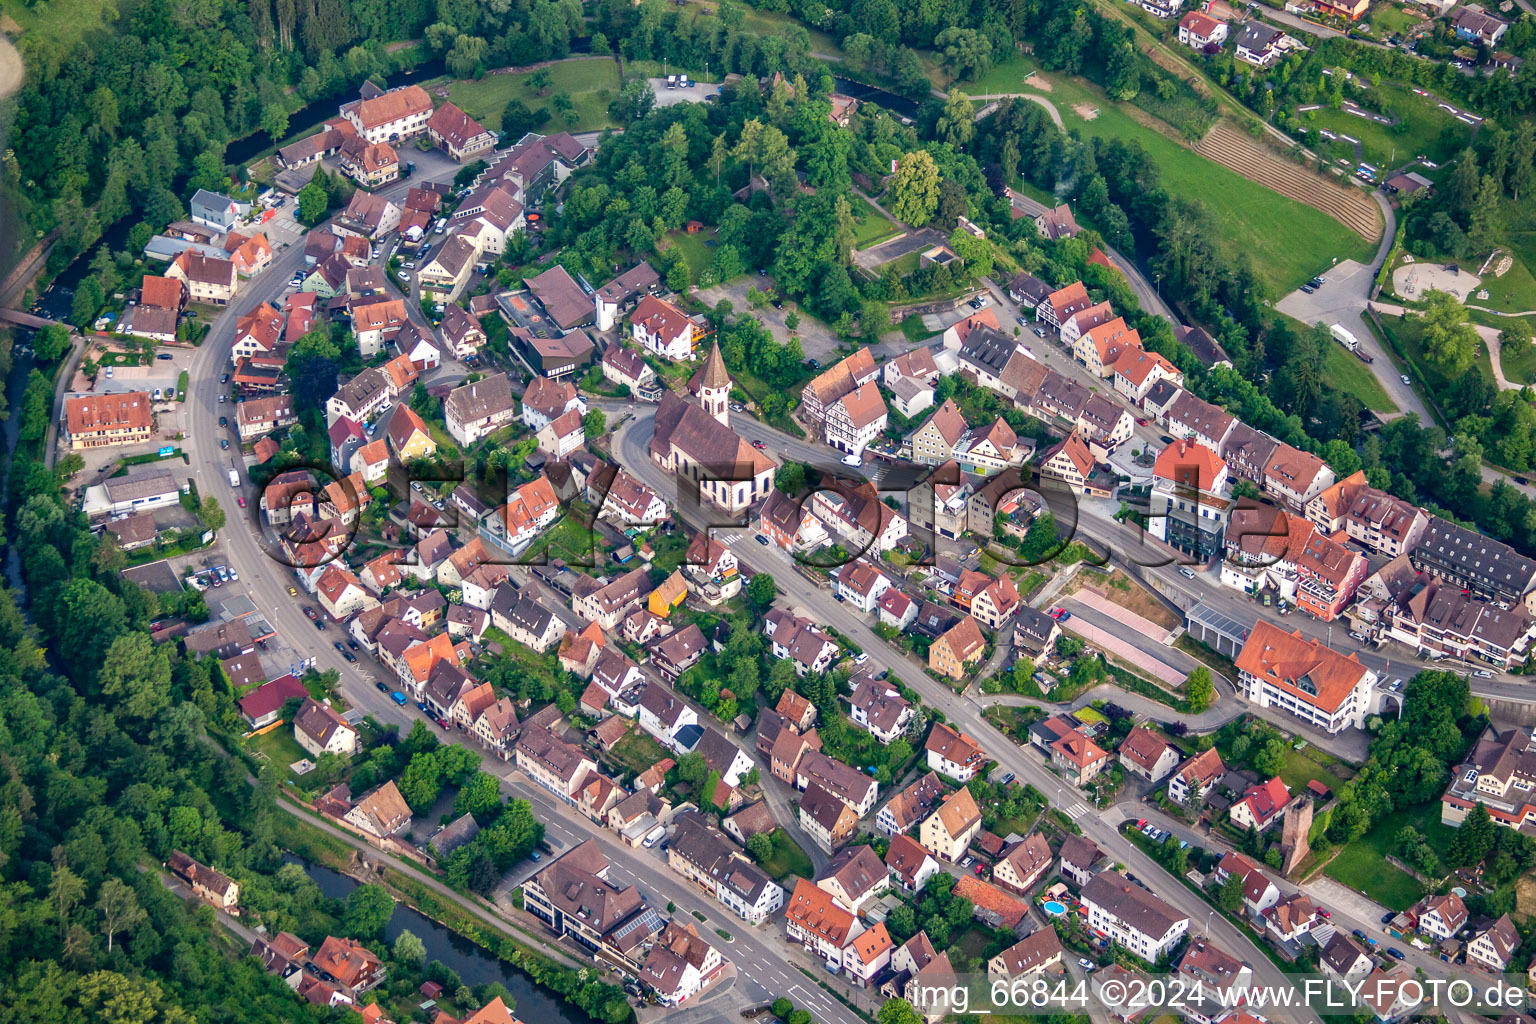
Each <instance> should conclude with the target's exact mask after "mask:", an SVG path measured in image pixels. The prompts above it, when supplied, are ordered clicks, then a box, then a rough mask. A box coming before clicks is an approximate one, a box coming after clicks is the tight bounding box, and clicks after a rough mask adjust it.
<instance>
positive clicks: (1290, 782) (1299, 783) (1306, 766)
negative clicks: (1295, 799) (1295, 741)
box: [1280, 746, 1344, 793]
mask: <svg viewBox="0 0 1536 1024" xmlns="http://www.w3.org/2000/svg"><path fill="white" fill-rule="evenodd" d="M1327 756H1328V755H1327V754H1324V753H1322V752H1321V751H1319V750H1318V749H1317V748H1316V747H1310V746H1309V747H1306V748H1304V749H1302V750H1296V749H1294V748H1292V747H1286V748H1285V763H1284V764H1283V765H1281V767H1280V779H1281V781H1282V782H1284V783H1285V784H1286V786H1287V787H1288V788H1289V789H1290V791H1291V792H1292V793H1301V792H1305V791H1306V788H1307V783H1309V782H1311V781H1312V780H1313V779H1316V780H1317V781H1318V782H1321V783H1322V784H1323V785H1325V786H1327V787H1328V788H1329V789H1330V790H1332V791H1333V792H1335V793H1337V792H1338V791H1339V787H1340V786H1342V785H1344V780H1343V779H1342V778H1340V777H1339V776H1338V775H1336V774H1335V773H1334V772H1333V771H1331V770H1330V768H1331V767H1332V766H1331V765H1329V766H1325V765H1322V764H1319V763H1318V762H1317V760H1315V758H1327Z"/></svg>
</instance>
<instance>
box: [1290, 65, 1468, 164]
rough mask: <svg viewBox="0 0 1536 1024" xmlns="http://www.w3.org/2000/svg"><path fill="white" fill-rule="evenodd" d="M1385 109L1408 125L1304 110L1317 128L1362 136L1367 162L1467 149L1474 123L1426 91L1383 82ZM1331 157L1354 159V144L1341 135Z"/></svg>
mask: <svg viewBox="0 0 1536 1024" xmlns="http://www.w3.org/2000/svg"><path fill="white" fill-rule="evenodd" d="M1377 92H1378V98H1379V99H1380V101H1381V102H1380V107H1381V113H1382V114H1385V115H1386V116H1388V117H1397V118H1399V119H1401V121H1402V122H1403V124H1405V125H1407V128H1406V129H1405V130H1401V131H1400V130H1398V129H1397V128H1395V127H1393V126H1390V125H1384V124H1382V123H1380V122H1379V121H1372V120H1369V119H1367V118H1364V117H1358V116H1356V115H1354V114H1350V113H1346V112H1345V111H1343V110H1332V109H1328V108H1324V109H1322V110H1311V111H1308V112H1306V113H1304V114H1302V115H1301V123H1302V124H1305V125H1307V126H1309V127H1313V128H1327V129H1328V130H1330V131H1333V132H1336V133H1343V134H1345V135H1350V136H1352V137H1354V138H1356V139H1359V140H1360V146H1361V150H1362V152H1363V153H1364V155H1365V162H1366V163H1368V164H1374V165H1375V166H1376V167H1377V168H1386V167H1395V166H1397V165H1398V164H1399V163H1401V162H1402V161H1403V160H1406V159H1409V158H1412V157H1414V156H1419V155H1421V154H1422V155H1423V156H1427V157H1429V159H1431V160H1433V161H1434V162H1435V163H1444V162H1445V161H1447V160H1449V159H1450V158H1451V157H1453V156H1455V155H1456V154H1457V153H1460V152H1461V151H1462V150H1463V149H1465V148H1466V146H1467V143H1468V142H1469V141H1470V140H1471V138H1472V127H1471V126H1470V125H1467V124H1464V123H1462V122H1461V121H1458V120H1456V119H1455V118H1454V117H1452V116H1451V115H1450V114H1448V113H1446V112H1445V111H1443V110H1441V109H1440V108H1439V107H1438V106H1436V104H1435V101H1434V100H1432V99H1430V98H1429V97H1427V96H1420V95H1418V94H1416V93H1415V92H1414V91H1413V90H1412V89H1411V88H1410V87H1408V86H1406V85H1401V84H1399V83H1397V82H1383V83H1382V84H1381V85H1380V86H1379V87H1378V89H1377ZM1327 151H1328V153H1329V155H1330V156H1333V157H1334V158H1335V159H1337V158H1340V157H1342V158H1345V159H1348V160H1350V161H1351V162H1353V160H1354V155H1355V148H1354V146H1352V145H1351V144H1349V143H1347V142H1343V141H1341V140H1336V141H1335V142H1334V143H1333V144H1332V145H1330V146H1329V147H1328V150H1327Z"/></svg>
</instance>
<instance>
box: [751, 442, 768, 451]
mask: <svg viewBox="0 0 1536 1024" xmlns="http://www.w3.org/2000/svg"><path fill="white" fill-rule="evenodd" d="M752 447H753V448H756V449H757V450H758V451H760V452H761V451H767V450H768V446H767V445H766V444H764V443H763V442H761V441H753V442H752Z"/></svg>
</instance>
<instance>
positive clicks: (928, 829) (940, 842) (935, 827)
mask: <svg viewBox="0 0 1536 1024" xmlns="http://www.w3.org/2000/svg"><path fill="white" fill-rule="evenodd" d="M980 831H981V809H980V808H978V807H977V806H976V801H975V799H974V798H972V796H971V791H970V789H969V788H962V789H958V790H956V791H955V792H953V793H950V794H948V795H947V796H945V797H944V798H943V799H942V800H941V801H940V803H939V806H938V807H937V808H936V809H935V810H934V811H933V813H932V814H930V815H928V817H926V818H924V819H923V824H922V827H921V828H920V829H919V830H918V842H920V843H922V845H923V849H925V850H927V851H928V852H929V853H931V854H933V855H934V856H935V857H937V858H939V859H940V860H946V861H949V862H950V863H951V864H954V863H958V862H959V861H960V859H961V858H962V857H963V856H965V851H966V848H967V847H969V846H970V845H971V841H972V840H973V839H975V838H976V835H977V833H979V832H980Z"/></svg>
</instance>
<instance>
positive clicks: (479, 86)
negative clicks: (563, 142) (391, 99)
mask: <svg viewBox="0 0 1536 1024" xmlns="http://www.w3.org/2000/svg"><path fill="white" fill-rule="evenodd" d="M546 70H547V71H548V72H549V76H550V79H551V84H550V87H549V90H548V92H546V93H545V94H544V95H542V96H541V95H539V94H538V93H537V92H535V91H534V90H533V88H532V87H530V86H529V84H528V78H529V75H531V74H532V72H529V73H528V74H522V75H487V76H485V77H484V78H480V79H473V80H471V79H466V80H463V81H457V82H450V83H449V84H448V98H449V99H450V100H452V101H453V102H454V103H455V104H456V105H457V106H458V107H459V108H460V109H462V110H463V111H464V112H465V113H466V114H468V115H469V116H470V117H473V118H474V119H475V120H477V121H479V122H480V123H481V124H483V125H485V126H486V127H487V128H489V129H491V130H492V131H499V130H500V129H501V115H502V112H503V111H505V110H506V108H507V104H508V103H509V102H511V101H512V100H514V99H519V100H522V101H523V102H524V103H526V104H528V106H529V108H530V109H532V110H537V109H539V108H540V107H545V108H546V109H548V110H549V111H550V113H551V114H554V113H555V110H554V107H552V106H551V105H550V103H551V100H552V99H553V98H554V97H555V95H556V94H558V93H562V92H563V93H566V94H567V95H569V96H570V97H571V102H572V103H573V104H574V105H575V109H576V114H577V119H576V123H575V124H574V125H568V124H565V123H563V122H562V119H561V118H560V117H559V115H555V116H554V117H552V118H551V119H550V122H549V124H548V125H546V128H548V130H550V131H559V130H562V129H566V128H569V129H570V130H572V131H592V130H595V129H598V128H607V127H610V126H611V125H612V124H613V121H612V120H611V119H610V118H609V117H608V104H609V103H611V102H612V101H613V100H614V99H615V98H616V97H617V96H618V95H619V89H620V84H619V66H618V64H617V63H616V62H615V61H613V60H612V59H611V58H607V57H602V58H596V59H593V60H570V61H563V62H560V63H556V64H553V65H551V66H550V67H549V68H547V69H546ZM439 84H441V82H429V83H427V85H428V87H429V88H430V87H433V86H436V85H439Z"/></svg>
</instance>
